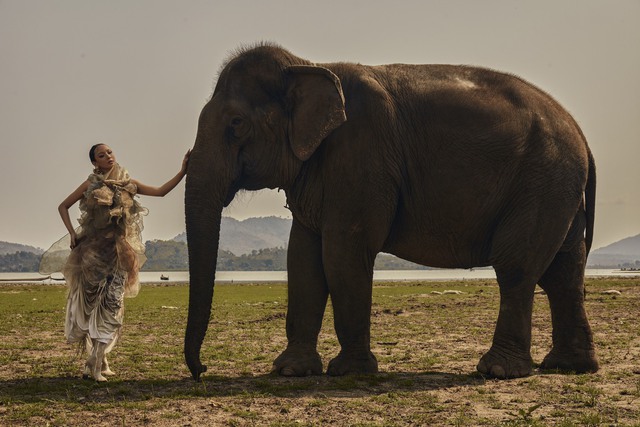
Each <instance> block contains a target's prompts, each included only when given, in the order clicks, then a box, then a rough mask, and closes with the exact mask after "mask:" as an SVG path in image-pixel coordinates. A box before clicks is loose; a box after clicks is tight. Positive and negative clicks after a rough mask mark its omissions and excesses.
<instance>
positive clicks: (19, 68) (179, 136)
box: [0, 0, 640, 249]
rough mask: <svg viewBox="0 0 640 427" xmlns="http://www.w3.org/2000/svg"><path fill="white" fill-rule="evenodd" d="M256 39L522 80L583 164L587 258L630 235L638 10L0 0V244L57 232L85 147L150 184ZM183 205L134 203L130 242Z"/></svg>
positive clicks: (84, 162)
mask: <svg viewBox="0 0 640 427" xmlns="http://www.w3.org/2000/svg"><path fill="white" fill-rule="evenodd" d="M263 40H265V41H273V42H276V43H278V44H281V45H282V46H284V47H285V48H287V49H289V50H291V51H292V52H293V53H294V54H296V55H298V56H301V57H305V58H307V59H310V60H312V61H315V62H333V61H353V62H360V63H364V64H384V63H398V62H402V63H452V64H470V65H481V66H486V67H491V68H495V69H499V70H502V71H508V72H511V73H514V74H517V75H519V76H521V77H523V78H525V79H527V80H529V81H531V82H533V83H535V84H536V85H538V86H540V87H541V88H543V89H544V90H546V91H547V92H549V93H551V94H552V95H553V96H554V97H555V98H556V99H558V100H559V101H560V103H562V104H563V105H564V106H565V107H566V108H567V109H568V110H569V111H570V112H571V113H572V114H573V115H574V116H575V118H576V120H577V121H578V123H580V125H581V126H582V129H583V131H584V133H585V134H586V136H587V139H588V140H589V143H590V146H591V148H592V151H593V153H594V155H595V158H596V162H597V166H598V202H597V221H596V234H595V240H594V247H596V248H597V247H600V246H604V245H607V244H609V243H612V242H614V241H616V240H619V239H621V238H624V237H627V236H631V235H636V234H638V233H640V220H639V219H638V218H640V48H639V46H640V0H575V1H563V0H530V1H529V0H519V1H515V0H504V1H499V0H485V1H471V0H467V1H455V0H442V1H425V0H416V1H402V0H396V1H391V0H385V1H379V0H357V1H355V0H354V1H349V0H322V1H302V0H279V1H266V0H265V1H263V0H255V1H243V0H234V1H219V2H218V1H192V0H187V1H160V0H146V1H134V0H121V1H114V0H110V1H89V0H75V1H72V0H69V1H55V0H47V1H34V0H0V142H1V143H2V166H1V167H0V200H2V209H1V210H0V215H2V221H0V240H3V241H9V242H16V243H25V244H30V245H33V246H37V247H41V248H45V249H46V248H47V247H48V246H49V245H50V244H51V243H53V242H54V241H55V240H56V239H57V238H58V237H61V236H62V235H63V234H65V233H66V230H65V228H64V226H63V224H62V221H61V220H60V218H59V216H58V212H57V206H58V204H59V203H60V202H61V201H62V200H63V199H64V198H65V197H66V196H67V195H68V194H69V193H71V192H72V191H73V190H74V189H75V188H76V187H77V186H78V185H80V183H81V182H82V181H83V180H85V179H86V177H87V175H88V174H89V173H90V172H91V169H92V166H91V164H90V163H89V160H88V154H87V152H88V149H89V147H90V146H91V145H92V144H94V143H96V142H105V143H108V144H109V145H111V147H112V148H113V149H114V151H115V152H116V155H117V158H118V161H119V163H121V164H122V165H123V166H125V167H127V168H128V169H129V171H130V172H131V174H132V175H133V176H134V177H135V178H136V179H138V180H140V181H142V182H144V183H146V184H150V185H160V184H162V183H164V182H165V181H166V180H167V179H169V178H170V177H171V176H173V175H174V174H175V173H176V172H177V171H178V169H179V167H180V162H181V159H182V156H183V154H184V153H185V152H186V151H187V149H188V148H190V147H191V146H192V145H193V142H194V138H195V133H196V124H197V119H198V115H199V112H200V109H201V108H202V106H203V105H204V103H205V102H206V101H207V99H208V98H209V96H210V95H211V92H212V90H213V86H214V82H215V79H216V75H217V71H218V69H219V67H220V64H221V63H222V61H223V60H224V59H225V58H226V57H227V56H228V54H229V52H230V51H233V50H234V49H235V48H237V47H239V46H241V45H243V44H250V43H254V42H256V41H263ZM252 194H253V195H251V196H244V197H243V198H242V200H240V201H235V202H234V204H233V205H232V206H231V207H230V208H229V209H228V210H227V211H226V212H225V215H228V216H232V217H235V218H238V219H244V218H246V217H250V216H266V215H278V216H289V212H288V211H287V210H286V209H284V208H283V205H284V196H283V195H282V193H280V194H278V193H275V192H273V191H265V192H260V193H252ZM183 198H184V181H183V182H182V183H181V184H180V186H179V187H178V188H176V189H175V190H174V191H173V192H172V193H171V194H169V195H168V196H166V197H165V198H151V197H143V198H142V200H141V201H142V203H143V204H144V205H145V206H147V207H149V209H150V211H151V213H150V215H149V216H148V217H147V218H146V222H145V231H144V233H143V238H144V239H145V240H149V239H170V238H172V237H174V236H175V235H177V234H179V233H181V232H182V231H184V208H183ZM78 215H79V214H78V211H77V209H76V210H72V212H71V217H72V218H73V219H75V218H77V217H78Z"/></svg>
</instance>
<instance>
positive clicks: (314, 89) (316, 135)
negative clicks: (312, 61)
mask: <svg viewBox="0 0 640 427" xmlns="http://www.w3.org/2000/svg"><path fill="white" fill-rule="evenodd" d="M287 72H288V73H289V77H290V83H289V88H288V92H287V98H288V102H289V106H290V118H289V141H290V144H291V149H292V150H293V152H294V153H295V155H296V157H298V158H299V159H300V160H303V161H304V160H308V159H309V157H311V155H312V154H313V153H314V152H315V151H316V149H317V148H318V146H319V145H320V143H321V142H322V140H323V139H325V138H326V137H327V136H328V135H329V134H330V133H331V132H332V131H333V130H334V129H335V128H337V127H338V126H340V125H341V124H342V123H344V122H345V121H346V120H347V116H346V114H345V110H344V95H343V93H342V85H341V84H340V79H339V78H338V76H336V75H335V74H333V73H332V72H331V71H330V70H328V69H326V68H323V67H317V66H313V65H294V66H290V67H287Z"/></svg>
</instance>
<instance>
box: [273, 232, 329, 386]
mask: <svg viewBox="0 0 640 427" xmlns="http://www.w3.org/2000/svg"><path fill="white" fill-rule="evenodd" d="M287 265H288V267H287V269H288V282H289V283H288V308H287V340H288V345H287V348H286V350H285V351H284V352H282V354H280V356H278V358H276V360H275V361H274V362H273V370H274V371H275V372H277V373H279V374H280V375H284V376H306V375H319V374H321V373H322V360H321V359H320V355H319V354H318V351H317V349H316V347H317V343H318V334H319V333H320V328H321V327H322V318H323V316H324V310H325V308H326V305H327V298H328V295H329V290H328V288H327V284H326V280H325V275H324V270H323V268H322V244H321V240H320V237H319V236H317V235H315V234H313V233H311V232H310V231H309V230H307V229H306V228H305V227H303V226H302V225H300V224H299V223H298V222H297V221H295V220H294V221H293V225H292V227H291V237H290V239H289V250H288V252H287Z"/></svg>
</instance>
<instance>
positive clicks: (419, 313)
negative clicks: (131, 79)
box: [0, 277, 640, 427]
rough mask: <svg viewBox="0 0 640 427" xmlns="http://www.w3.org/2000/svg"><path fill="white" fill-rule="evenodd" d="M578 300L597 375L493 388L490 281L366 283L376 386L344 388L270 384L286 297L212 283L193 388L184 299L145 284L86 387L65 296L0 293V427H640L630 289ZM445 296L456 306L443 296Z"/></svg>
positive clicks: (540, 312) (541, 327) (364, 379)
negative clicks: (487, 364) (103, 366)
mask: <svg viewBox="0 0 640 427" xmlns="http://www.w3.org/2000/svg"><path fill="white" fill-rule="evenodd" d="M587 288H588V291H589V294H588V296H587V310H588V313H589V316H590V320H591V324H592V327H593V329H594V332H595V335H596V345H597V351H598V356H599V359H600V363H601V366H602V368H601V370H600V371H599V372H598V373H597V374H591V375H575V374H566V373H541V372H537V371H536V372H535V374H534V375H532V376H530V377H528V378H522V379H516V380H509V381H496V380H489V379H485V378H483V377H482V376H481V375H479V374H477V373H476V372H475V365H476V363H477V362H478V359H479V358H480V356H481V355H482V353H483V352H484V351H486V350H487V349H488V347H489V346H490V343H491V338H492V335H493V327H494V323H495V319H496V317H497V309H498V288H497V286H496V284H495V283H494V282H490V281H478V282H422V283H406V282H402V283H384V284H376V286H375V287H374V303H373V308H372V332H371V335H372V349H373V351H374V353H375V354H376V355H377V357H378V361H379V365H380V370H381V373H380V374H377V375H366V376H347V377H342V378H331V377H327V376H326V375H323V376H315V377H307V378H281V377H277V376H273V375H271V374H270V370H271V363H272V361H273V359H274V358H275V357H276V356H277V355H278V354H279V353H280V352H281V351H282V350H283V349H284V347H285V344H286V338H285V330H284V324H285V313H286V285H282V284H273V285H265V284H261V285H250V284H247V285H238V284H235V285H218V286H217V287H216V291H215V293H216V294H215V298H214V307H213V315H212V319H211V323H210V326H209V331H208V334H207V338H206V340H205V343H204V345H203V351H202V360H203V363H205V364H207V365H208V367H209V371H208V372H207V374H205V376H204V381H203V382H202V383H195V382H194V381H193V380H191V378H190V376H189V373H188V370H187V368H186V366H185V364H184V362H183V356H182V339H183V334H184V327H185V324H186V314H187V307H186V305H187V293H188V288H187V286H186V285H160V284H157V285H144V286H143V288H142V290H141V292H140V295H139V296H138V297H137V298H135V299H128V300H126V308H127V310H126V314H125V326H124V328H123V336H122V339H121V341H120V342H119V344H118V345H117V346H116V348H115V350H114V351H113V353H111V355H110V363H111V364H112V369H113V370H114V371H115V372H116V373H117V374H118V375H117V376H116V377H114V378H111V379H110V380H109V382H107V383H101V384H98V383H95V382H93V381H87V380H82V379H81V378H80V374H81V369H82V366H83V363H84V357H82V356H80V355H78V353H77V348H76V347H73V346H70V345H68V344H65V342H64V337H63V321H64V305H65V298H66V289H65V287H64V286H58V285H18V284H13V285H12V284H5V285H0V336H1V343H0V425H2V426H12V425H16V426H21V425H25V426H27V425H28V426H38V425H42V426H45V425H60V426H67V425H72V426H76V425H77V426H80V425H98V426H99V425H104V426H138V425H150V426H151V425H153V426H201V425H228V426H245V425H247V426H248V425H271V426H294V425H295V426H297V425H345V426H346V425H349V426H352V425H355V426H394V425H398V426H400V425H454V426H477V425H491V426H493V425H500V426H525V425H526V426H546V425H555V426H565V427H568V426H640V336H639V332H640V323H639V321H638V320H637V319H638V317H637V313H638V307H639V306H640V278H637V277H636V278H631V277H630V278H621V279H613V278H609V279H594V280H589V281H588V284H587ZM450 289H452V290H458V291H461V292H462V293H460V294H449V293H442V292H443V291H445V290H450ZM611 289H615V290H617V291H619V292H620V294H610V293H609V294H608V293H604V291H607V290H611ZM434 291H437V292H439V293H435V292H434ZM534 310H535V311H534V319H533V325H534V326H533V328H534V329H533V347H532V355H533V357H534V360H535V361H536V362H540V361H541V360H542V358H543V357H544V355H545V354H546V353H547V351H548V350H549V348H550V340H551V338H550V335H551V330H550V314H549V308H548V304H547V302H546V297H545V296H544V295H541V294H538V295H536V301H535V309H534ZM332 321H333V320H332V315H331V310H330V309H328V312H327V315H326V317H325V324H324V327H323V330H322V333H321V336H320V343H319V351H320V354H321V355H322V357H323V360H324V363H325V367H326V363H327V362H328V361H329V360H330V359H331V358H332V357H333V356H335V355H336V354H337V352H338V344H337V339H336V337H335V333H334V331H333V327H332Z"/></svg>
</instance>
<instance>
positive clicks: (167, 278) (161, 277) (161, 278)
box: [160, 274, 169, 280]
mask: <svg viewBox="0 0 640 427" xmlns="http://www.w3.org/2000/svg"><path fill="white" fill-rule="evenodd" d="M160 280H169V276H165V275H164V274H161V275H160Z"/></svg>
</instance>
